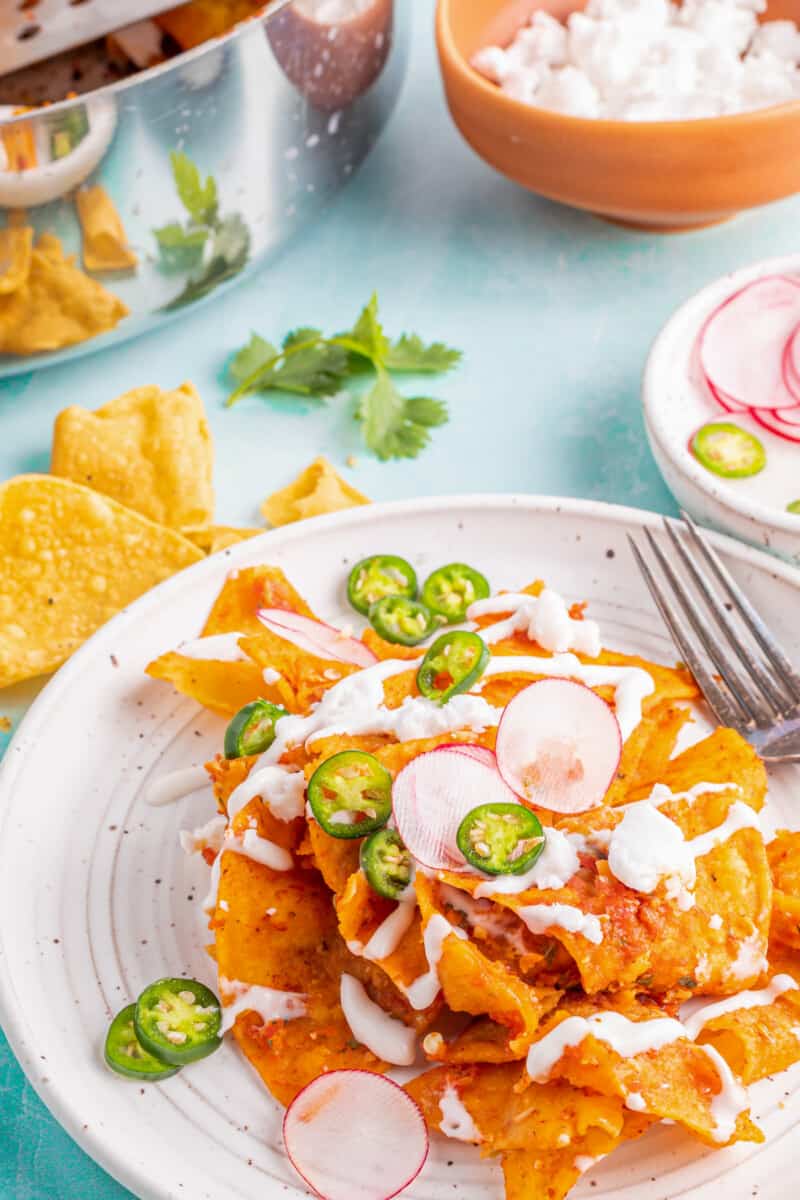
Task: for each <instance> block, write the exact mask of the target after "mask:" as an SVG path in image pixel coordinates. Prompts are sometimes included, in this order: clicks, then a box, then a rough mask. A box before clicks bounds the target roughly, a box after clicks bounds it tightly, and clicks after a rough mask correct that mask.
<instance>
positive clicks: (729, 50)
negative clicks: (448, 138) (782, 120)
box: [472, 0, 800, 121]
mask: <svg viewBox="0 0 800 1200" xmlns="http://www.w3.org/2000/svg"><path fill="white" fill-rule="evenodd" d="M765 8H766V0H685V3H684V4H683V5H681V6H678V5H676V4H673V3H670V0H589V3H588V4H587V6H586V8H585V10H584V11H583V12H574V13H572V14H571V16H570V17H569V18H568V19H567V22H566V25H562V24H561V23H560V22H559V21H556V20H554V18H553V17H551V16H549V15H548V14H547V13H544V12H536V13H534V15H533V17H532V18H531V21H530V24H528V25H526V26H524V27H523V28H522V29H520V31H519V32H518V33H517V36H516V37H515V38H514V40H513V42H511V44H510V45H509V46H508V47H507V48H506V49H502V48H501V47H499V46H488V47H486V48H485V49H483V50H480V51H479V52H478V53H477V54H476V55H475V56H474V58H473V60H472V65H473V66H474V67H475V69H476V70H478V71H480V72H481V74H483V75H485V76H486V77H487V78H488V79H491V80H492V81H493V82H494V83H497V84H498V85H499V86H500V87H501V88H502V90H503V91H504V92H506V93H507V94H508V95H509V96H513V97H514V98H515V99H517V100H522V101H524V102H525V103H527V104H532V105H536V106H538V107H539V108H547V109H552V110H553V111H555V112H562V113H568V114H570V115H572V116H576V117H603V118H610V119H612V120H618V121H671V120H685V119H687V118H693V117H718V116H723V115H725V114H727V113H735V112H743V111H745V110H747V109H754V108H765V107H767V106H769V105H772V104H782V103H784V102H785V101H788V100H794V99H798V98H800V30H799V29H798V27H797V25H795V24H794V22H792V21H768V22H766V23H765V24H763V25H761V26H759V24H758V22H757V20H756V14H757V13H760V12H763V11H764V10H765Z"/></svg>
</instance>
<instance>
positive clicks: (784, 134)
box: [437, 0, 800, 231]
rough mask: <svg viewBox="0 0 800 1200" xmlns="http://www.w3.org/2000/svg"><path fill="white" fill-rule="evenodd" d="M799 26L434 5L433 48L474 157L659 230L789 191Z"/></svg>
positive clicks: (730, 10)
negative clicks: (435, 29)
mask: <svg viewBox="0 0 800 1200" xmlns="http://www.w3.org/2000/svg"><path fill="white" fill-rule="evenodd" d="M762 8H764V9H765V11H761V9H762ZM798 19H800V4H798V3H797V0H771V2H769V3H768V5H764V3H763V0H685V3H684V4H683V6H681V7H679V6H677V5H675V4H672V3H670V2H669V0H588V3H587V4H586V5H585V6H584V5H583V4H581V3H577V4H576V3H573V2H571V0H544V2H543V3H539V2H537V0H511V2H509V0H505V2H503V0H439V6H438V16H437V40H438V47H439V57H440V62H441V67H442V73H443V78H444V84H445V91H446V95H447V100H448V104H449V106H450V111H451V113H452V116H453V118H454V120H455V122H456V124H457V126H458V127H459V129H460V130H461V132H462V134H463V135H464V137H465V138H466V140H467V141H468V142H469V143H470V145H471V146H472V147H473V149H474V150H476V151H477V153H478V154H479V155H480V156H481V157H482V158H484V159H485V160H486V161H487V162H489V163H490V164H491V165H492V166H494V167H495V168H497V169H498V170H499V171H501V172H502V173H503V174H505V175H507V176H509V177H510V178H511V179H513V180H515V181H516V182H517V183H521V184H522V185H523V186H525V187H527V188H529V189H530V190H532V191H535V192H538V193H540V194H542V195H544V196H548V197H549V198H550V199H553V200H558V201H561V202H562V203H566V204H570V205H573V206H575V207H577V208H584V209H588V210H589V211H591V212H595V213H597V214H598V215H600V216H604V217H607V218H611V219H613V220H617V221H621V222H624V223H627V224H631V225H635V226H639V227H643V228H651V229H656V230H663V231H668V230H680V229H687V228H692V227H698V226H702V225H707V224H712V223H714V222H716V221H721V220H725V219H727V218H728V217H731V216H733V215H734V214H735V213H736V212H738V211H740V210H742V209H745V208H751V207H754V206H756V205H760V204H765V203H768V202H770V201H772V200H777V199H780V198H782V197H785V196H788V195H791V194H792V193H794V192H796V191H798V190H800V160H798V158H797V155H796V154H795V153H794V152H793V149H792V148H793V147H795V146H796V145H797V139H798V138H799V137H800V30H798V27H797V24H796V23H795V22H796V21H797V20H798Z"/></svg>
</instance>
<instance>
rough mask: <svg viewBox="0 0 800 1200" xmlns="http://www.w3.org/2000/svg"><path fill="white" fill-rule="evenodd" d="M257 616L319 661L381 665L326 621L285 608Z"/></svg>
mask: <svg viewBox="0 0 800 1200" xmlns="http://www.w3.org/2000/svg"><path fill="white" fill-rule="evenodd" d="M257 616H258V619H259V621H260V622H261V623H262V625H264V626H265V627H266V628H267V629H269V630H270V632H272V633H274V634H277V636H278V637H282V638H283V639H284V641H287V642H291V643H292V645H293V646H297V647H298V649H300V650H305V651H306V653H308V654H313V655H314V656H315V657H316V658H324V659H328V660H331V659H333V660H335V661H336V662H344V663H353V664H354V665H355V666H357V667H371V666H374V664H375V663H376V662H377V661H378V659H377V657H376V656H375V655H374V654H373V653H372V651H371V650H370V648H369V646H365V645H364V643H363V642H360V641H359V640H358V639H357V638H353V637H349V636H348V635H347V634H345V633H342V631H341V630H340V629H336V628H335V627H334V626H333V625H326V624H325V622H324V621H315V620H314V619H313V618H312V617H304V616H302V614H301V613H296V612H291V611H290V610H288V609H285V608H260V609H259V610H258V613H257Z"/></svg>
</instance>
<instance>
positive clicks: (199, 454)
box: [50, 383, 214, 529]
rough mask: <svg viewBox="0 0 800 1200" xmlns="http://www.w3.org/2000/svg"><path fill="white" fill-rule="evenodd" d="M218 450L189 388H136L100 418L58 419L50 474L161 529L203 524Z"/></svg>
mask: <svg viewBox="0 0 800 1200" xmlns="http://www.w3.org/2000/svg"><path fill="white" fill-rule="evenodd" d="M212 468H213V447H212V444H211V434H210V432H209V428H208V422H207V421H206V417H205V412H204V410H203V402H202V400H201V399H200V397H199V396H198V394H197V392H196V391H195V389H194V387H193V386H192V384H191V383H184V384H182V385H181V386H180V387H179V388H176V389H175V390H174V391H171V392H162V390H161V388H158V387H141V388H134V390H133V391H130V392H125V393H124V395H122V396H118V397H117V398H116V399H115V400H111V401H109V403H108V404H104V405H103V407H102V408H98V409H97V410H96V411H95V412H89V411H88V410H87V409H85V408H79V407H78V406H77V405H72V406H71V407H70V408H65V409H64V410H63V411H62V412H60V413H59V414H58V416H57V417H56V423H55V428H54V431H53V453H52V461H51V464H50V470H51V471H52V473H53V474H54V475H62V476H64V477H65V478H67V479H74V480H75V482H76V483H83V484H86V486H87V487H91V488H94V490H95V491H98V492H104V493H105V494H106V495H107V496H112V497H113V498H114V499H115V500H118V501H119V502H120V504H125V505H127V506H128V508H132V509H135V511H136V512H140V513H141V514H142V516H144V517H149V519H150V520H151V521H157V522H158V523H159V524H160V525H169V526H171V527H173V528H178V529H179V528H181V527H182V526H185V525H196V524H204V523H205V522H207V521H209V520H210V519H211V517H212V515H213V512H214V490H213V487H212V481H211V475H212Z"/></svg>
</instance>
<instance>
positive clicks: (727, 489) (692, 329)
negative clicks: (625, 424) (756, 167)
mask: <svg viewBox="0 0 800 1200" xmlns="http://www.w3.org/2000/svg"><path fill="white" fill-rule="evenodd" d="M780 274H789V275H798V276H800V254H793V255H789V256H787V257H784V258H773V259H768V260H766V261H763V262H760V263H756V264H755V265H754V266H751V267H746V268H744V269H743V270H741V271H735V272H733V273H732V274H730V275H725V276H723V277H722V278H721V279H718V280H716V281H715V282H714V283H712V284H710V285H709V286H708V287H706V288H703V290H702V291H700V292H698V293H697V294H696V295H694V296H692V298H691V299H690V300H687V301H686V303H685V304H683V305H682V306H681V307H680V308H679V309H678V310H677V312H676V313H674V315H673V316H672V317H671V318H670V319H669V321H668V322H667V324H666V325H665V326H664V328H663V329H662V330H661V332H660V334H659V335H658V337H657V338H656V340H655V342H654V344H653V347H652V349H651V351H650V354H649V356H648V359H647V365H646V366H645V372H644V381H643V401H644V419H645V427H646V429H647V436H648V438H649V440H650V447H651V449H652V451H653V456H654V457H655V460H656V462H657V463H658V466H659V469H660V471H661V474H662V475H663V476H664V480H665V482H666V484H667V487H668V488H669V489H670V491H671V492H672V494H673V495H674V496H675V498H676V500H677V501H678V503H679V504H680V505H681V506H682V507H683V508H685V509H686V511H687V512H689V513H691V515H692V516H693V517H695V519H696V520H698V521H700V522H701V523H702V524H704V525H711V526H713V527H714V528H715V529H720V530H722V531H723V532H725V533H731V534H733V535H734V537H738V538H742V539H743V540H744V541H747V542H750V543H752V544H753V545H757V546H763V547H764V548H765V549H767V550H771V551H773V553H776V554H780V555H781V556H782V557H784V558H787V559H788V560H789V561H790V562H792V563H793V564H794V565H796V566H797V565H800V515H799V514H795V513H790V512H788V511H787V505H788V504H790V503H791V502H792V501H795V500H800V444H795V443H792V442H788V441H786V440H785V439H784V438H781V437H778V435H777V434H774V433H771V432H770V431H769V430H767V429H764V428H763V427H762V426H761V425H759V424H758V423H757V421H755V419H754V418H753V417H751V416H749V415H748V414H744V413H726V412H725V411H724V409H722V408H721V407H720V406H719V405H718V404H717V403H716V402H715V401H714V400H713V399H712V397H711V396H710V395H709V394H708V391H707V389H706V388H705V386H704V384H703V381H702V378H701V375H700V370H699V367H698V364H697V361H696V353H695V348H696V343H697V337H698V334H699V332H700V329H701V328H702V325H703V322H704V321H705V320H706V318H707V317H708V316H709V314H710V313H711V312H712V311H713V310H714V308H716V307H717V305H718V304H720V303H721V302H722V301H723V300H725V299H726V298H727V297H728V296H730V295H732V294H733V293H734V292H736V291H738V290H739V289H740V288H742V287H744V285H745V284H747V283H752V282H753V280H755V279H760V278H762V277H763V276H766V275H780ZM709 421H730V422H733V424H735V425H739V426H740V427H741V428H742V429H746V430H747V431H748V432H749V433H753V434H755V436H756V437H757V438H758V439H759V441H760V442H762V444H763V445H764V447H765V449H766V452H767V465H766V467H765V468H764V470H763V471H761V472H760V473H759V474H758V475H753V476H751V477H750V478H748V479H723V478H721V477H719V476H717V475H714V474H713V473H712V472H711V471H709V470H707V469H706V468H705V467H704V466H702V465H701V463H699V462H698V460H697V459H696V458H695V456H694V455H693V454H692V452H691V450H690V449H689V442H690V440H691V437H692V435H693V434H694V433H695V431H696V430H697V429H699V428H700V426H701V425H705V424H706V423H707V422H709Z"/></svg>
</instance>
